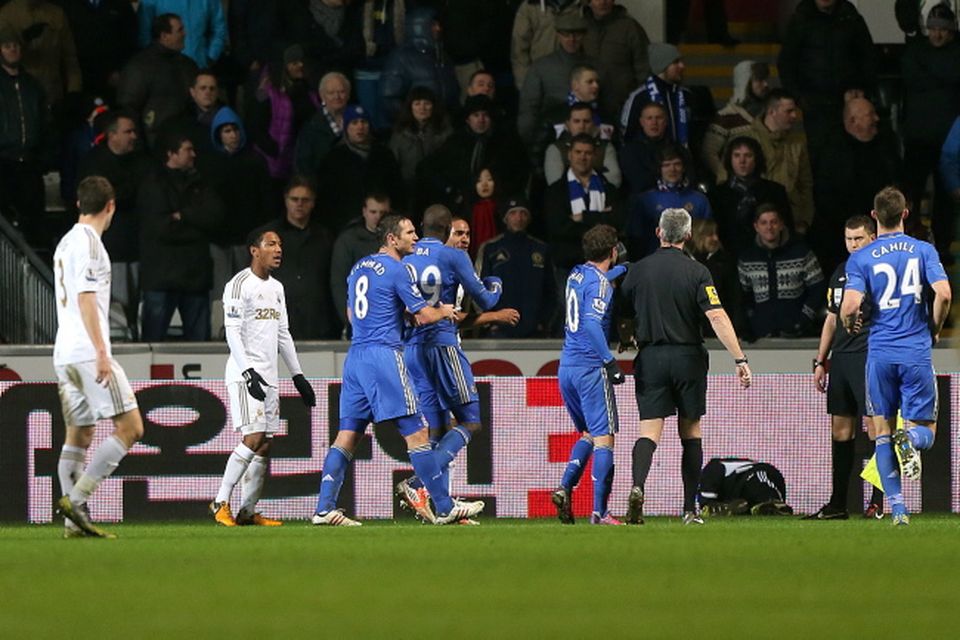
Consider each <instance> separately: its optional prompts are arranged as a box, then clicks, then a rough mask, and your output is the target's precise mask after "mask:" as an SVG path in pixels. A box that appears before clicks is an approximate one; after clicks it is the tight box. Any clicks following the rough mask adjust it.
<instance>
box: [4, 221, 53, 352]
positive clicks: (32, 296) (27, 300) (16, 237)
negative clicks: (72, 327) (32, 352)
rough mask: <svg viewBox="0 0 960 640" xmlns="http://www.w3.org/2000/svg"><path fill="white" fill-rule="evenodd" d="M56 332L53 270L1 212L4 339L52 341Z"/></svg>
mask: <svg viewBox="0 0 960 640" xmlns="http://www.w3.org/2000/svg"><path fill="white" fill-rule="evenodd" d="M56 334H57V308H56V299H55V295H54V292H53V272H52V271H51V270H50V268H49V267H48V266H47V265H45V264H43V262H42V261H41V260H40V259H39V258H38V257H37V254H36V253H34V251H33V249H31V248H30V247H29V246H27V243H26V242H25V241H24V239H23V236H22V235H21V234H20V232H19V231H17V230H16V229H15V228H14V227H13V226H12V225H11V224H10V223H9V222H8V221H7V219H6V218H4V217H3V216H0V339H2V340H3V341H4V342H8V343H17V344H51V343H52V342H53V341H54V338H55V337H56Z"/></svg>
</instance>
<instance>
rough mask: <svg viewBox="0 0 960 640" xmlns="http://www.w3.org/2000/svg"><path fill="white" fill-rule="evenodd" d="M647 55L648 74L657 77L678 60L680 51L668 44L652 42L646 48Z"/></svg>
mask: <svg viewBox="0 0 960 640" xmlns="http://www.w3.org/2000/svg"><path fill="white" fill-rule="evenodd" d="M647 55H648V56H649V58H650V72H651V73H653V74H654V75H658V74H661V73H663V70H664V69H666V68H667V67H669V66H670V65H671V64H673V63H674V62H675V61H676V60H679V59H680V50H679V49H677V48H676V47H675V46H673V45H672V44H670V43H668V42H652V43H650V46H649V47H647Z"/></svg>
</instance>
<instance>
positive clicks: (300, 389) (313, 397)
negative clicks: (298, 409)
mask: <svg viewBox="0 0 960 640" xmlns="http://www.w3.org/2000/svg"><path fill="white" fill-rule="evenodd" d="M293 386H295V387H296V388H297V393H299V394H300V397H301V398H303V404H305V405H307V406H308V407H315V406H316V405H317V394H315V393H314V392H313V387H312V386H310V383H309V382H308V381H307V379H306V378H305V377H303V374H302V373H298V374H297V375H295V376H293Z"/></svg>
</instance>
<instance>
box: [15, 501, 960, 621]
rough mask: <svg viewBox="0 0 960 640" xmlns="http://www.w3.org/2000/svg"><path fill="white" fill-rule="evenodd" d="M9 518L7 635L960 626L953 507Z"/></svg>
mask: <svg viewBox="0 0 960 640" xmlns="http://www.w3.org/2000/svg"><path fill="white" fill-rule="evenodd" d="M109 529H110V530H111V531H114V532H116V533H117V534H119V536H120V538H119V539H117V540H94V539H83V540H63V539H60V538H59V535H60V533H61V529H60V528H59V527H54V526H26V525H24V526H5V527H2V528H0V551H2V553H0V630H2V637H4V638H44V637H50V638H66V637H72V638H87V637H115V638H121V637H127V638H218V637H224V638H226V637H235V638H237V637H240V638H246V637H258V638H290V637H312V638H319V637H332V638H354V637H363V638H374V637H376V638H380V637H382V638H424V637H441V636H444V637H454V638H464V637H468V638H507V637H510V638H514V637H522V638H559V637H564V638H567V637H572V638H587V637H603V636H615V637H650V638H663V637H684V638H744V637H750V638H753V637H760V638H784V637H791V638H819V637H829V638H855V637H864V638H884V637H895V636H897V637H914V638H924V637H927V638H940V637H956V636H955V635H954V633H955V622H954V620H955V615H956V609H955V607H956V603H957V594H958V593H960V577H958V576H960V518H958V517H957V516H950V515H943V516H931V515H927V516H924V515H921V516H917V517H916V518H914V521H913V523H912V524H911V526H910V527H906V528H899V529H895V528H894V527H892V526H891V525H890V520H889V517H887V518H884V519H883V520H882V521H879V522H878V521H864V520H862V519H860V518H857V519H853V520H849V521H846V522H802V521H798V520H796V519H793V518H790V519H787V518H768V519H760V518H753V519H751V518H739V519H727V520H714V521H709V522H708V523H707V525H706V526H703V527H683V526H681V525H680V523H679V521H678V520H677V519H675V518H674V519H666V518H657V519H653V520H651V521H648V523H647V524H646V525H645V526H642V527H591V526H589V525H587V524H585V523H582V522H581V523H578V524H577V525H575V526H572V527H571V526H562V525H560V524H559V523H558V522H556V521H555V520H535V521H504V520H500V521H495V520H485V521H483V525H482V526H479V527H466V526H457V527H446V528H441V527H431V526H422V525H417V524H413V523H410V522H404V523H402V524H399V523H394V522H388V521H373V522H368V523H366V525H365V526H364V527H362V528H339V529H334V528H330V529H327V528H318V527H312V526H310V525H308V524H306V523H305V522H288V523H287V524H286V525H285V526H284V527H282V528H271V529H267V528H259V529H255V528H252V527H245V528H236V529H225V528H218V527H215V526H214V525H213V524H212V523H189V524H184V523H172V524H150V525H141V524H126V525H118V526H113V527H109Z"/></svg>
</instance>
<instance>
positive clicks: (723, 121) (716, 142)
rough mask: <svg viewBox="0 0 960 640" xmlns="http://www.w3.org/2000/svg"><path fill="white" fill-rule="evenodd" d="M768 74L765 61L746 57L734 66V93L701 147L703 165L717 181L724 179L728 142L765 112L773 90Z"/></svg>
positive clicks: (740, 134)
mask: <svg viewBox="0 0 960 640" xmlns="http://www.w3.org/2000/svg"><path fill="white" fill-rule="evenodd" d="M769 77H770V69H769V67H767V64H766V63H765V62H754V61H753V60H744V61H742V62H740V63H738V64H737V66H735V67H734V68H733V96H732V97H731V98H730V101H729V102H728V103H727V104H726V105H725V106H724V107H723V108H722V109H720V111H718V112H717V116H716V117H715V118H714V119H713V122H711V123H710V126H709V127H707V132H706V134H705V135H704V136H703V146H702V147H701V149H700V155H701V157H702V160H703V164H704V166H706V167H707V168H708V169H709V170H710V172H711V173H712V174H713V176H714V177H715V178H716V180H717V182H718V183H719V182H723V179H724V167H723V162H722V160H723V154H724V149H725V147H726V146H727V142H729V141H730V140H733V139H734V138H737V137H739V136H742V135H745V134H746V133H747V132H748V131H749V130H750V123H751V122H753V121H754V119H755V118H756V117H757V116H759V115H761V113H762V112H763V101H764V98H766V97H767V93H768V92H769V91H770V85H769V83H768V82H767V78H769Z"/></svg>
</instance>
